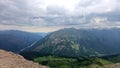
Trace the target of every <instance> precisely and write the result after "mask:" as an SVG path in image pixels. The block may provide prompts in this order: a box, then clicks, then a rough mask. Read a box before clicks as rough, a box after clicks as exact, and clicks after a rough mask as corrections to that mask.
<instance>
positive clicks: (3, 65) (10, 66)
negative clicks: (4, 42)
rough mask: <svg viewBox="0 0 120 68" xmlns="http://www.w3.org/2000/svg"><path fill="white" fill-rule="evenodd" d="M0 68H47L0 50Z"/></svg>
mask: <svg viewBox="0 0 120 68" xmlns="http://www.w3.org/2000/svg"><path fill="white" fill-rule="evenodd" d="M0 68H47V67H46V66H42V65H39V64H38V63H34V62H32V61H28V60H26V59H24V58H23V57H22V56H20V55H18V54H14V53H12V52H7V51H4V50H0Z"/></svg>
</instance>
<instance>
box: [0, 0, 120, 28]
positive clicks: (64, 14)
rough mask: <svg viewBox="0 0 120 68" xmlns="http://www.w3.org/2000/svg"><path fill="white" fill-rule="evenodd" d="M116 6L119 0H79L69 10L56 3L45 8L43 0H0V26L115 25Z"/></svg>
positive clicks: (117, 11) (116, 18) (119, 2)
mask: <svg viewBox="0 0 120 68" xmlns="http://www.w3.org/2000/svg"><path fill="white" fill-rule="evenodd" d="M68 3H69V0H68ZM119 6H120V1H119V0H100V1H99V0H79V2H78V3H77V4H76V5H75V6H74V7H75V9H74V10H73V11H70V10H68V9H66V8H65V7H63V6H59V5H47V6H46V7H45V6H44V3H43V0H36V1H34V0H0V25H2V26H17V27H21V26H22V27H39V28H42V27H63V26H64V27H76V28H80V27H87V28H91V27H100V28H101V27H113V26H117V27H118V26H120V19H119V18H120V13H119V12H120V7H119ZM1 28H3V27H1ZM6 28H7V27H6ZM10 28H12V27H10ZM3 29H4V28H3Z"/></svg>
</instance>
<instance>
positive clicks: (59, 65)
mask: <svg viewBox="0 0 120 68" xmlns="http://www.w3.org/2000/svg"><path fill="white" fill-rule="evenodd" d="M34 61H35V62H38V63H40V64H43V65H47V66H49V67H51V68H93V67H98V68H100V67H101V66H104V65H107V64H112V62H109V61H107V60H104V59H100V58H88V59H84V60H83V59H76V58H64V57H54V56H46V57H38V58H35V59H34Z"/></svg>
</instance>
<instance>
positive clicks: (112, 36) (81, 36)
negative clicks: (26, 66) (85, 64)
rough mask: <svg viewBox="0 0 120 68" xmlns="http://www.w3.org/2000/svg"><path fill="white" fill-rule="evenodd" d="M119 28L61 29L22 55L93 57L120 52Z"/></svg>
mask: <svg viewBox="0 0 120 68" xmlns="http://www.w3.org/2000/svg"><path fill="white" fill-rule="evenodd" d="M119 48H120V29H115V28H114V29H74V28H68V29H61V30H58V31H55V32H53V33H51V34H49V35H47V36H46V37H45V38H43V39H41V40H40V41H38V42H37V43H35V44H34V45H33V46H32V47H30V48H28V49H26V50H24V51H23V52H22V53H21V54H22V55H23V56H24V57H28V55H31V54H32V56H31V57H34V55H37V56H47V55H53V56H64V57H80V56H82V57H93V56H106V55H114V54H120V49H119Z"/></svg>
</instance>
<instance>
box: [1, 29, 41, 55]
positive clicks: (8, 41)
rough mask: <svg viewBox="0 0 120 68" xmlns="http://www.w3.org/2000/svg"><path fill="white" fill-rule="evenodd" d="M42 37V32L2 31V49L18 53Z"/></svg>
mask: <svg viewBox="0 0 120 68" xmlns="http://www.w3.org/2000/svg"><path fill="white" fill-rule="evenodd" d="M41 38H43V37H42V36H41V34H40V33H30V32H25V31H18V30H5V31H0V49H4V50H7V51H12V52H16V53H17V52H19V51H20V50H21V49H23V48H25V47H28V46H30V45H31V44H32V43H34V42H36V41H38V40H40V39H41Z"/></svg>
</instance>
